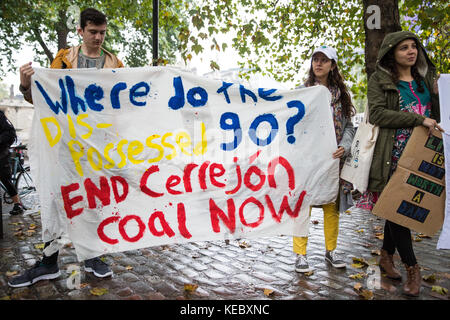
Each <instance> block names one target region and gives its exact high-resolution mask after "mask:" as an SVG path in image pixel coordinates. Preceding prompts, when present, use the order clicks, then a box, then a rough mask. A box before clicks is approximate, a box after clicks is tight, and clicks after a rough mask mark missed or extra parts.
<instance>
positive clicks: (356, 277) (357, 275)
mask: <svg viewBox="0 0 450 320" xmlns="http://www.w3.org/2000/svg"><path fill="white" fill-rule="evenodd" d="M348 277H349V278H350V279H354V280H361V279H362V278H365V277H367V273H365V272H359V273H355V274H351V275H349V276H348Z"/></svg>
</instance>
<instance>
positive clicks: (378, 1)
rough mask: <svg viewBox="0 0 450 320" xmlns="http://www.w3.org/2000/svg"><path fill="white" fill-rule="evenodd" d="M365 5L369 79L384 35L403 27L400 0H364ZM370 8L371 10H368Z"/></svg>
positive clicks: (366, 53)
mask: <svg viewBox="0 0 450 320" xmlns="http://www.w3.org/2000/svg"><path fill="white" fill-rule="evenodd" d="M370 6H374V7H370ZM375 6H376V7H375ZM363 7H364V31H365V36H366V41H365V45H366V47H365V63H366V73H367V79H369V77H370V76H371V74H372V73H373V72H374V71H375V66H376V63H377V57H378V50H379V49H380V47H381V43H382V42H383V39H384V36H385V35H386V34H388V33H391V32H395V31H400V30H401V29H402V28H401V26H400V17H399V10H398V0H363ZM368 8H369V10H367V9H368Z"/></svg>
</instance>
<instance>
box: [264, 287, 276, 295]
mask: <svg viewBox="0 0 450 320" xmlns="http://www.w3.org/2000/svg"><path fill="white" fill-rule="evenodd" d="M273 292H274V291H273V290H271V289H264V294H265V295H266V296H270V295H271V294H273Z"/></svg>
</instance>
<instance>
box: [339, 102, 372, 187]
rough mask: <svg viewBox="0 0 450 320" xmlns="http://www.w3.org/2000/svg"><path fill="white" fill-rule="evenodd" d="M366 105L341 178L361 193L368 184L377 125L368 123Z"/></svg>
mask: <svg viewBox="0 0 450 320" xmlns="http://www.w3.org/2000/svg"><path fill="white" fill-rule="evenodd" d="M368 109H369V108H368V107H366V110H365V111H364V119H363V121H362V122H361V123H360V124H359V126H358V129H357V130H356V133H355V137H354V138H353V142H352V149H351V152H350V154H349V155H348V156H347V158H346V159H345V162H344V166H343V167H342V170H341V178H342V179H344V180H346V181H348V182H351V183H352V184H353V187H354V188H355V190H358V191H359V192H361V193H363V192H365V191H366V190H367V185H368V184H369V172H370V165H371V164H372V157H373V151H374V150H375V144H376V142H377V137H378V131H379V127H378V126H375V125H372V124H370V123H369V114H368Z"/></svg>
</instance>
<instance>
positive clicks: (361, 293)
mask: <svg viewBox="0 0 450 320" xmlns="http://www.w3.org/2000/svg"><path fill="white" fill-rule="evenodd" d="M353 290H355V291H356V292H357V293H358V295H359V296H360V297H362V298H364V299H365V300H372V299H373V292H372V291H370V290H367V289H363V288H362V284H361V283H359V282H357V283H356V284H355V285H354V286H353Z"/></svg>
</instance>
